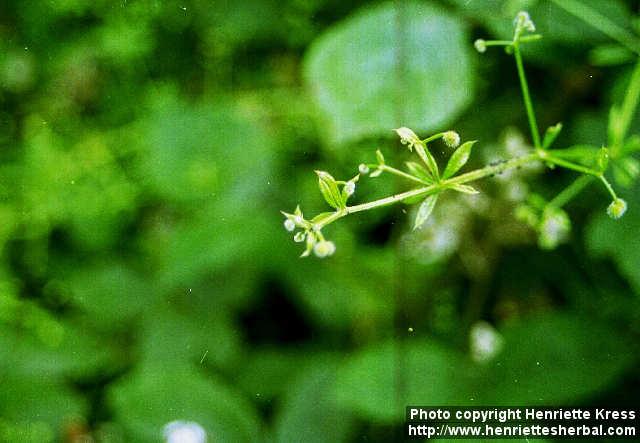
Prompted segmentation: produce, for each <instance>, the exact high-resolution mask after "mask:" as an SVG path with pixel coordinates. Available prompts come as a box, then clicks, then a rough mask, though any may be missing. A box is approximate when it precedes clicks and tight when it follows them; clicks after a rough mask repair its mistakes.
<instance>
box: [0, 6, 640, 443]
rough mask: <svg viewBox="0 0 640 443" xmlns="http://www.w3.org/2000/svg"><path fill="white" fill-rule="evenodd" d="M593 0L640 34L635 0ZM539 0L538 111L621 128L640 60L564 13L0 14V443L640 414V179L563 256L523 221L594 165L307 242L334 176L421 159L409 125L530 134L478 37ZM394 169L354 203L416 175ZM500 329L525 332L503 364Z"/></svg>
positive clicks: (222, 9) (588, 221)
mask: <svg viewBox="0 0 640 443" xmlns="http://www.w3.org/2000/svg"><path fill="white" fill-rule="evenodd" d="M581 1H583V2H584V3H588V4H589V5H591V6H593V7H595V8H596V9H597V10H599V11H601V13H603V14H605V15H606V16H607V17H609V19H610V20H612V21H614V22H615V23H617V24H618V25H619V26H622V27H624V28H625V29H628V30H630V32H637V31H638V29H637V28H638V22H639V21H638V8H639V5H638V2H637V1H631V0H628V1H599V0H598V1H596V0H581ZM489 3H490V4H489ZM523 8H527V9H528V10H529V12H530V13H531V16H532V18H533V20H534V21H535V22H536V23H537V25H538V30H539V31H540V32H541V33H542V34H543V35H544V36H545V39H544V40H543V41H542V42H541V43H539V44H538V43H536V44H530V45H527V47H526V49H525V50H524V56H525V61H526V63H527V69H528V70H529V72H530V82H531V88H532V91H533V95H534V101H535V105H536V109H537V110H538V114H539V116H540V119H541V122H540V124H541V126H542V127H546V126H549V125H551V124H555V123H556V122H557V121H560V120H561V121H563V122H564V124H565V130H563V133H562V134H561V135H560V138H559V139H558V141H557V142H556V144H558V145H559V146H560V145H562V146H572V145H578V144H590V145H595V146H601V145H603V144H606V142H607V133H606V125H607V118H608V112H609V108H610V107H611V105H612V104H613V103H617V102H619V101H620V100H621V97H622V96H623V94H624V91H625V88H626V85H627V82H628V78H629V72H630V71H631V68H632V65H631V64H630V63H629V61H630V60H631V61H632V60H633V56H632V55H630V51H628V50H627V49H625V48H623V47H621V46H620V45H617V44H616V43H615V42H614V41H612V40H611V39H609V38H608V37H607V36H606V35H604V34H603V33H601V32H600V31H598V30H597V29H595V28H593V27H592V26H590V25H589V24H586V23H584V22H582V21H580V20H579V19H577V18H575V17H573V16H572V15H570V14H568V13H567V12H566V11H563V10H561V9H559V8H558V7H557V6H555V5H554V4H552V3H550V2H548V1H545V0H504V1H503V0H491V2H484V1H483V2H479V1H467V0H464V1H463V0H460V1H458V0H449V1H445V0H441V1H435V0H434V1H426V0H425V1H412V2H402V1H396V2H391V1H386V2H385V1H377V2H364V1H355V2H340V1H338V0H308V1H303V0H286V1H275V0H247V1H241V2H234V1H229V0H226V1H217V2H212V1H206V0H180V1H178V0H176V1H173V0H168V1H157V0H118V1H89V0H56V1H43V0H42V1H40V0H24V1H18V0H13V1H6V2H2V3H1V4H0V101H1V103H2V106H1V107H0V149H1V151H0V197H1V198H0V220H1V222H0V248H1V251H2V255H1V256H0V441H7V442H17V441H20V442H47V441H65V442H73V441H87V440H82V439H83V438H86V437H87V436H89V435H90V436H91V437H92V438H93V439H94V441H98V442H124V441H126V442H137V441H140V442H146V441H161V440H162V438H163V437H162V432H163V427H164V426H165V425H166V424H167V423H168V422H171V421H175V420H185V421H194V422H197V423H199V424H200V425H201V426H202V427H204V428H205V430H206V432H207V435H208V438H209V441H229V442H235V441H238V442H242V441H279V442H289V441H291V442H293V441H305V442H313V441H355V440H363V439H367V440H368V441H392V440H394V439H395V438H396V437H397V435H398V432H400V431H399V428H398V426H397V425H398V423H399V421H400V420H401V418H402V414H403V412H404V406H405V405H406V404H407V403H418V404H432V405H433V404H503V405H504V404H519V403H520V404H553V405H555V404H580V405H601V404H605V403H606V404H626V405H637V397H638V394H639V386H640V385H639V384H638V370H637V368H638V357H637V355H638V335H639V334H640V298H639V297H638V295H639V294H640V277H639V276H638V269H640V252H639V251H640V240H639V238H640V237H638V232H639V229H640V216H639V215H638V214H640V212H639V209H638V208H640V199H638V197H637V192H638V190H639V186H638V184H637V182H636V183H633V182H632V181H629V180H626V181H625V180H624V177H622V176H621V178H620V180H619V181H620V182H619V183H618V184H619V185H626V186H627V187H626V189H625V191H623V193H622V195H623V197H624V198H625V199H627V200H628V202H629V207H630V209H629V211H628V215H627V216H626V217H625V218H623V219H621V220H620V221H618V222H614V221H612V220H609V219H608V218H607V217H606V216H605V214H604V208H605V206H606V205H605V204H603V201H604V199H603V195H602V194H601V191H600V190H597V191H595V189H596V188H595V187H594V188H593V189H594V191H593V192H585V193H583V195H581V198H579V199H577V200H576V201H575V202H573V203H571V205H570V207H569V212H570V214H571V216H572V219H573V225H574V227H575V229H574V232H573V233H572V237H571V239H570V241H569V243H568V244H565V245H563V246H561V247H560V248H558V249H557V250H555V251H552V252H548V251H540V250H539V249H538V248H537V246H536V241H535V235H534V233H532V232H530V230H528V228H527V227H526V226H523V225H522V224H521V223H520V222H518V221H516V220H515V219H514V217H513V209H514V207H515V206H516V205H517V203H518V202H519V201H521V200H522V199H523V198H525V197H526V195H527V193H528V192H530V187H531V188H535V189H536V191H537V192H540V193H541V194H543V195H545V196H547V197H552V196H553V195H555V194H556V193H557V192H558V190H560V189H562V187H563V186H565V185H566V184H567V183H569V182H570V180H571V178H572V174H571V173H569V172H560V171H558V172H552V173H548V174H544V175H542V174H538V173H537V172H536V171H526V173H523V174H519V175H509V176H500V177H497V178H496V179H495V180H493V181H491V182H487V183H483V184H481V185H480V186H479V188H480V189H481V191H482V195H481V196H480V197H479V198H477V199H473V200H470V199H467V198H466V197H451V198H449V199H448V200H447V199H445V200H444V201H443V202H441V204H440V206H439V207H437V208H436V210H435V213H434V216H433V217H432V219H430V221H429V223H428V225H427V226H426V227H425V228H424V229H423V230H421V231H417V232H414V233H411V232H409V231H410V229H409V225H408V222H407V220H408V219H409V217H407V215H406V214H405V212H406V210H405V208H401V207H399V208H386V209H381V210H379V211H377V212H372V213H367V214H366V215H361V216H359V217H353V219H352V220H349V221H348V222H346V223H342V224H341V225H340V226H332V227H331V236H332V238H333V239H335V240H336V244H338V245H339V249H338V251H337V252H336V254H335V256H334V257H332V258H331V259H330V260H327V261H321V262H319V261H317V260H315V259H313V258H310V259H306V260H300V259H298V258H297V255H298V253H299V251H298V248H297V245H295V244H293V243H292V242H291V241H290V239H289V238H288V236H287V233H286V232H285V231H284V229H282V218H281V216H280V214H279V212H278V210H279V209H282V208H293V207H294V206H295V203H296V202H298V201H306V202H310V205H309V208H303V209H305V210H307V209H308V210H309V211H311V212H313V211H316V210H317V211H318V212H320V211H321V210H325V208H324V206H323V203H322V201H321V197H320V195H319V193H318V192H317V189H316V181H315V178H314V177H313V174H312V171H313V169H331V170H332V171H336V173H337V175H339V176H347V175H348V174H351V173H353V171H355V168H356V167H357V165H358V164H359V163H361V162H363V161H369V160H370V159H371V156H372V155H373V151H374V150H375V149H377V148H380V149H382V150H383V151H384V153H385V156H388V157H390V158H392V159H395V160H398V161H400V160H403V159H406V157H405V155H406V153H405V150H401V149H399V148H398V143H397V141H396V140H395V137H394V135H393V133H392V132H391V129H393V128H395V127H399V126H412V127H414V128H415V129H416V130H420V131H422V132H435V131H440V130H446V129H449V128H455V129H456V130H458V131H459V132H460V133H461V134H462V136H463V138H464V139H478V140H479V143H478V144H477V145H476V147H475V148H474V149H476V150H477V152H479V153H480V154H479V155H478V157H479V158H483V159H485V160H487V161H492V160H495V159H499V158H503V157H505V156H506V155H511V154H512V152H511V151H513V149H516V150H517V149H518V147H522V146H523V145H524V144H526V142H524V139H523V135H522V134H521V133H520V132H519V131H521V132H522V133H523V134H526V129H523V128H525V125H526V120H525V115H524V112H523V109H522V105H521V97H520V95H519V89H518V83H517V78H516V73H515V69H514V68H513V65H512V64H511V60H509V58H508V57H506V56H503V55H501V54H498V55H496V56H489V55H488V54H485V55H483V56H482V58H480V56H479V55H478V54H476V53H475V52H473V51H472V42H473V40H474V39H475V38H476V37H479V36H484V35H487V34H489V35H493V36H495V37H498V38H499V37H504V35H503V33H505V32H510V31H509V30H510V24H511V20H512V18H513V16H514V15H515V13H516V12H517V11H518V10H520V9H523ZM636 58H637V57H636ZM515 128H520V129H515ZM639 130H640V124H639V120H638V118H637V116H636V118H635V119H634V122H633V124H632V128H631V133H636V134H637V133H638V131H639ZM435 154H436V155H440V153H435ZM377 180H379V181H376V182H374V183H372V182H371V181H368V180H363V181H362V182H361V183H360V184H359V186H358V190H357V193H356V195H355V197H354V198H358V199H363V201H364V199H370V198H375V197H380V196H383V195H387V194H389V193H391V192H394V191H395V190H398V189H400V188H399V186H398V184H397V183H394V182H393V181H391V180H389V179H388V178H384V177H383V178H380V179H377ZM480 320H486V321H488V322H490V323H491V324H493V325H494V326H495V328H496V330H495V334H496V336H499V337H501V339H502V340H503V341H504V345H503V346H502V348H501V350H499V352H497V353H496V355H494V356H490V358H487V361H484V362H479V361H476V360H474V359H473V358H472V353H470V350H469V349H470V345H469V343H468V342H469V334H470V331H472V330H473V327H474V325H476V324H478V321H480ZM409 328H410V329H409ZM471 347H473V344H472V345H471Z"/></svg>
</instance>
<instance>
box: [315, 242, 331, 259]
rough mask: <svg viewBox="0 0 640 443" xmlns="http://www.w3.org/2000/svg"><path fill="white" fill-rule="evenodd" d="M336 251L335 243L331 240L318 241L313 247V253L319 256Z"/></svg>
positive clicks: (326, 255)
mask: <svg viewBox="0 0 640 443" xmlns="http://www.w3.org/2000/svg"><path fill="white" fill-rule="evenodd" d="M334 252H336V245H335V244H334V243H333V242H332V241H327V240H323V241H319V242H318V243H316V244H315V246H314V247H313V253H314V254H316V255H317V256H318V257H320V258H324V257H328V256H330V255H333V253H334Z"/></svg>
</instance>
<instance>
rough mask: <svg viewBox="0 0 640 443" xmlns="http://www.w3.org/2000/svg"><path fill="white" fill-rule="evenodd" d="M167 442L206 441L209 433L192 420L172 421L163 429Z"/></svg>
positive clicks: (193, 442) (188, 442)
mask: <svg viewBox="0 0 640 443" xmlns="http://www.w3.org/2000/svg"><path fill="white" fill-rule="evenodd" d="M163 435H164V438H165V442H166V443H206V441H207V433H206V432H205V430H204V428H203V427H202V426H200V425H199V424H198V423H195V422H192V421H180V420H177V421H172V422H171V423H167V424H166V425H165V426H164V429H163Z"/></svg>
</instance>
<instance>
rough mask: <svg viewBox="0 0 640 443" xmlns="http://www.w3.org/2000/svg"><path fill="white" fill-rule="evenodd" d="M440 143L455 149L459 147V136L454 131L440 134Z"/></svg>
mask: <svg viewBox="0 0 640 443" xmlns="http://www.w3.org/2000/svg"><path fill="white" fill-rule="evenodd" d="M442 141H443V142H444V144H445V145H447V146H449V147H450V148H457V147H458V146H459V145H460V135H459V134H458V133H457V132H456V131H447V132H445V133H444V134H442Z"/></svg>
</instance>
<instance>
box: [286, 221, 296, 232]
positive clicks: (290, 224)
mask: <svg viewBox="0 0 640 443" xmlns="http://www.w3.org/2000/svg"><path fill="white" fill-rule="evenodd" d="M284 228H285V229H286V230H287V231H289V232H291V231H293V230H294V229H295V228H296V224H295V223H294V222H293V220H291V219H286V220H285V221H284Z"/></svg>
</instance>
